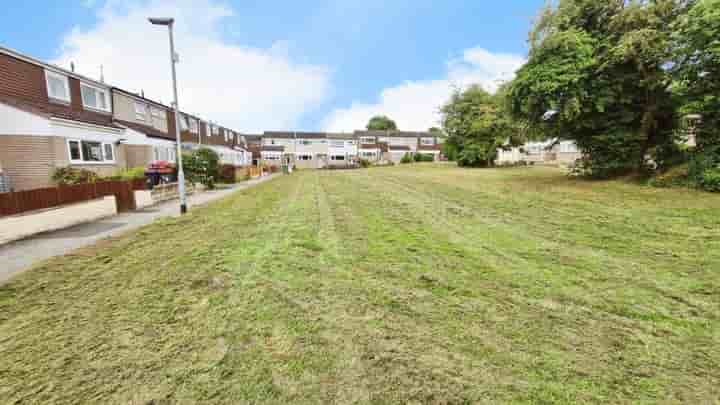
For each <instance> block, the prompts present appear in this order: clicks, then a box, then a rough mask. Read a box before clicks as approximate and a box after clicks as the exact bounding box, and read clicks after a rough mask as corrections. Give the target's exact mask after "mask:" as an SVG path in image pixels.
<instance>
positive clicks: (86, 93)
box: [80, 83, 110, 112]
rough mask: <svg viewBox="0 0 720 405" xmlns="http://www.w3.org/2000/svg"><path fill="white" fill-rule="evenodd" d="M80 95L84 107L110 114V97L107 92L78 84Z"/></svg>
mask: <svg viewBox="0 0 720 405" xmlns="http://www.w3.org/2000/svg"><path fill="white" fill-rule="evenodd" d="M80 94H81V95H82V101H83V106H84V107H86V108H90V109H93V110H100V111H107V112H110V96H109V95H108V91H107V90H105V89H101V88H98V87H95V86H90V85H87V84H85V83H80Z"/></svg>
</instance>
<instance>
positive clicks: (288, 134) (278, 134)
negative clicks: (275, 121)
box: [263, 131, 327, 139]
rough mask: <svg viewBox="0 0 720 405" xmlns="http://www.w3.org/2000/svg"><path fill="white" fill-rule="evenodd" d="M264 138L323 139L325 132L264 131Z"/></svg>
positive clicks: (325, 135) (325, 136)
mask: <svg viewBox="0 0 720 405" xmlns="http://www.w3.org/2000/svg"><path fill="white" fill-rule="evenodd" d="M263 136H264V137H266V138H285V139H294V138H297V139H325V138H327V134H326V133H324V132H296V131H265V132H264V134H263Z"/></svg>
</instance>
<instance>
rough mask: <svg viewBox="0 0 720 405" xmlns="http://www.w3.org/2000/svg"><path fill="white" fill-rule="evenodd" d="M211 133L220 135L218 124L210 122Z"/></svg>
mask: <svg viewBox="0 0 720 405" xmlns="http://www.w3.org/2000/svg"><path fill="white" fill-rule="evenodd" d="M210 134H211V135H213V136H215V135H220V127H219V126H217V125H213V124H210Z"/></svg>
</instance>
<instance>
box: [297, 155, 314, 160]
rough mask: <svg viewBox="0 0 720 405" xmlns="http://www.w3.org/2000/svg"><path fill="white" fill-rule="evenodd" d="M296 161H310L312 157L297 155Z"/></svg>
mask: <svg viewBox="0 0 720 405" xmlns="http://www.w3.org/2000/svg"><path fill="white" fill-rule="evenodd" d="M298 160H312V155H298Z"/></svg>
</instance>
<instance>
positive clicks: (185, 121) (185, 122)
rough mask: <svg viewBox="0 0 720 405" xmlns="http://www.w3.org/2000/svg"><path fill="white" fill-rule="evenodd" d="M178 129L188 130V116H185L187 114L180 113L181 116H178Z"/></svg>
mask: <svg viewBox="0 0 720 405" xmlns="http://www.w3.org/2000/svg"><path fill="white" fill-rule="evenodd" d="M180 130H181V131H187V130H188V117H187V115H181V116H180Z"/></svg>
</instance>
